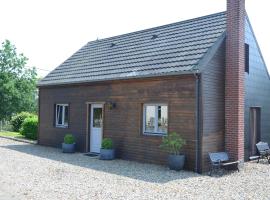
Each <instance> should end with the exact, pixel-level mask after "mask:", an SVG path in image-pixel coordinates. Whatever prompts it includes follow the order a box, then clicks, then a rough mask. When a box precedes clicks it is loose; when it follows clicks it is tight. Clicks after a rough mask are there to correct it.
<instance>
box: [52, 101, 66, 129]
mask: <svg viewBox="0 0 270 200" xmlns="http://www.w3.org/2000/svg"><path fill="white" fill-rule="evenodd" d="M55 126H56V127H63V128H66V127H68V104H56V106H55Z"/></svg>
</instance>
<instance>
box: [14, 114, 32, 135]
mask: <svg viewBox="0 0 270 200" xmlns="http://www.w3.org/2000/svg"><path fill="white" fill-rule="evenodd" d="M34 116H36V115H34V114H31V113H29V112H21V113H18V114H16V115H14V116H13V117H12V118H11V121H10V123H11V126H12V130H13V131H15V132H19V131H20V129H21V127H22V123H23V121H24V120H25V119H26V118H28V117H34Z"/></svg>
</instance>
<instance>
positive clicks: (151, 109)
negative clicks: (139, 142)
mask: <svg viewBox="0 0 270 200" xmlns="http://www.w3.org/2000/svg"><path fill="white" fill-rule="evenodd" d="M145 131H146V132H155V106H146V107H145Z"/></svg>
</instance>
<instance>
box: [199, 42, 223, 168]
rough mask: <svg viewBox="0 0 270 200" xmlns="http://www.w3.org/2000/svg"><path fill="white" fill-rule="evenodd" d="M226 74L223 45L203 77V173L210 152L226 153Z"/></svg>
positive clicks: (206, 166) (204, 69)
mask: <svg viewBox="0 0 270 200" xmlns="http://www.w3.org/2000/svg"><path fill="white" fill-rule="evenodd" d="M224 73H225V45H224V43H222V44H221V46H220V47H219V48H218V50H217V52H216V53H215V54H214V56H213V58H212V59H211V60H210V62H209V63H208V64H207V65H206V66H205V67H204V68H203V69H202V75H201V76H202V77H201V84H202V85H201V90H202V91H201V94H202V96H201V99H202V109H201V126H202V127H201V131H202V147H201V148H202V152H201V153H202V155H201V156H202V163H201V166H202V171H207V170H208V169H209V158H208V152H217V151H224V145H225V144H224V132H225V121H224V120H225V119H224V89H225V88H224V84H225V82H224V81H225V80H224Z"/></svg>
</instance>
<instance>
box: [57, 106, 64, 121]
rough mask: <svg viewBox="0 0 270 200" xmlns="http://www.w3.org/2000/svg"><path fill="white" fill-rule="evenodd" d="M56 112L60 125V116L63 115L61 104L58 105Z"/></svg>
mask: <svg viewBox="0 0 270 200" xmlns="http://www.w3.org/2000/svg"><path fill="white" fill-rule="evenodd" d="M57 110H58V113H57V117H58V121H57V124H59V125H62V117H63V106H59V105H58V109H57Z"/></svg>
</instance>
